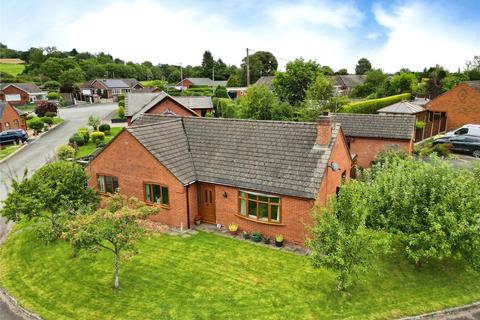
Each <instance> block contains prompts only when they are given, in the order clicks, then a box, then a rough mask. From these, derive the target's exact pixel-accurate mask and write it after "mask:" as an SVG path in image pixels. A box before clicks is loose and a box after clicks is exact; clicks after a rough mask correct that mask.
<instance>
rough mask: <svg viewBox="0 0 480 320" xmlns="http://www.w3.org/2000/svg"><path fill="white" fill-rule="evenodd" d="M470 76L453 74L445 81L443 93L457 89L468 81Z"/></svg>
mask: <svg viewBox="0 0 480 320" xmlns="http://www.w3.org/2000/svg"><path fill="white" fill-rule="evenodd" d="M467 80H468V75H466V74H464V73H451V74H449V75H448V76H446V77H445V78H444V79H443V82H442V83H443V86H442V89H443V91H448V90H450V89H453V88H454V87H456V86H457V85H458V84H460V82H463V81H467Z"/></svg>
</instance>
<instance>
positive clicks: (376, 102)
mask: <svg viewBox="0 0 480 320" xmlns="http://www.w3.org/2000/svg"><path fill="white" fill-rule="evenodd" d="M410 96H411V94H410V93H402V94H397V95H395V96H390V97H385V98H380V99H372V100H365V101H359V102H353V103H349V104H347V105H344V106H343V107H342V108H341V109H340V112H343V113H376V112H377V111H378V110H379V109H381V108H384V107H386V106H389V105H391V104H394V103H397V102H400V101H403V100H408V99H410Z"/></svg>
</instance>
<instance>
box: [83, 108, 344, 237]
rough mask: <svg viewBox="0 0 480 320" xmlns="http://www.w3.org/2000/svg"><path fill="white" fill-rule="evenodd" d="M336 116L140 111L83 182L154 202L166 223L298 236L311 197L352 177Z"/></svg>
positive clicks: (321, 197)
mask: <svg viewBox="0 0 480 320" xmlns="http://www.w3.org/2000/svg"><path fill="white" fill-rule="evenodd" d="M350 168H351V158H350V153H349V151H348V148H347V145H346V141H345V138H344V135H343V133H342V130H341V128H340V124H338V123H334V122H333V117H331V116H326V117H320V118H319V120H318V122H317V123H301V122H284V121H257V120H239V119H221V118H201V117H166V116H160V115H152V114H145V115H142V116H141V118H139V119H138V120H137V121H136V122H134V124H133V126H131V127H127V128H125V129H124V130H123V131H122V132H121V133H120V134H119V135H117V136H116V137H115V138H114V140H112V141H111V142H110V143H109V144H108V145H107V146H106V147H105V148H103V149H102V151H100V152H99V153H98V154H96V156H95V157H94V158H93V159H92V160H91V161H90V162H89V164H88V165H87V166H86V168H85V170H86V173H87V174H88V175H89V177H91V178H90V180H89V185H90V186H92V187H94V188H97V189H98V190H99V192H100V193H101V194H102V195H104V196H107V197H108V195H109V194H110V193H112V192H114V191H115V190H117V189H118V190H120V192H121V193H122V194H124V195H126V196H135V197H137V198H138V199H141V200H143V201H145V202H146V203H150V204H152V205H157V206H158V207H159V208H160V212H159V214H157V215H155V216H153V217H152V218H151V219H152V220H154V221H158V222H160V223H163V224H167V225H169V226H171V227H183V228H190V226H191V225H192V224H193V223H194V219H195V217H201V220H202V221H203V222H204V223H210V224H214V225H221V226H228V225H229V224H231V223H235V224H237V225H238V226H239V229H240V230H242V231H248V232H252V231H259V232H260V233H262V234H263V235H266V236H268V237H275V236H276V235H278V234H282V235H284V237H285V239H286V240H287V241H291V242H293V243H298V244H300V243H303V241H304V239H305V237H307V234H308V232H307V230H306V228H305V224H307V225H308V224H311V223H312V215H311V210H312V207H313V206H314V203H315V200H318V202H319V204H320V205H325V204H326V202H327V199H328V198H329V197H332V196H335V194H336V193H338V191H339V188H340V184H341V182H342V179H347V180H348V179H349V176H350Z"/></svg>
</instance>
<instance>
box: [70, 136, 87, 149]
mask: <svg viewBox="0 0 480 320" xmlns="http://www.w3.org/2000/svg"><path fill="white" fill-rule="evenodd" d="M68 141H69V142H70V143H75V144H76V145H77V146H79V147H81V146H83V145H84V144H85V138H84V136H83V135H81V134H80V133H74V134H73V136H71V137H70V139H68Z"/></svg>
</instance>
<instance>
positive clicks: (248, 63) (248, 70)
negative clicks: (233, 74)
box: [247, 48, 250, 87]
mask: <svg viewBox="0 0 480 320" xmlns="http://www.w3.org/2000/svg"><path fill="white" fill-rule="evenodd" d="M249 85H250V57H249V56H248V48H247V87H248V86H249Z"/></svg>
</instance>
